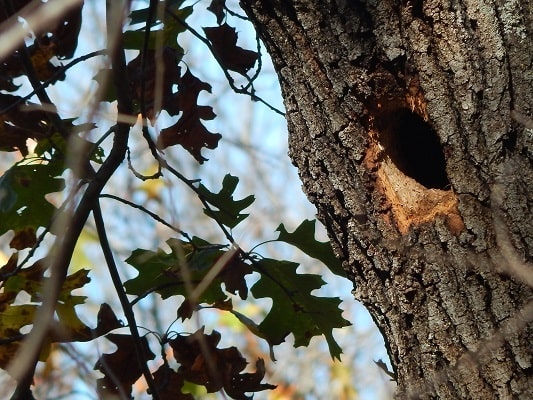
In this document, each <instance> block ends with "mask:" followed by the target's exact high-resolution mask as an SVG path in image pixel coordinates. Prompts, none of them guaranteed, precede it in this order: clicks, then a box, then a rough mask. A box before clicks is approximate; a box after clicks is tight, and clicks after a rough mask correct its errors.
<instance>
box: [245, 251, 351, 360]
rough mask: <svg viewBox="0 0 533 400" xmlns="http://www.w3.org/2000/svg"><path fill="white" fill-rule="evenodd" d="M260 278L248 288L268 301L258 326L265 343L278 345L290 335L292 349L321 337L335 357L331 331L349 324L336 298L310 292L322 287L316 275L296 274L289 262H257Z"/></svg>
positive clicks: (336, 356)
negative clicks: (266, 312) (266, 311)
mask: <svg viewBox="0 0 533 400" xmlns="http://www.w3.org/2000/svg"><path fill="white" fill-rule="evenodd" d="M257 266H258V270H259V272H261V279H259V281H257V283H256V284H255V285H253V286H252V288H251V292H252V294H253V296H254V297H256V298H271V299H272V308H271V309H270V311H269V313H268V314H267V316H266V317H265V319H264V320H263V321H262V322H261V323H260V324H259V329H260V331H261V332H262V333H263V335H265V336H267V337H268V338H269V343H272V344H279V343H282V342H283V341H284V340H285V338H286V337H287V336H288V335H289V334H291V333H292V334H293V335H294V346H295V347H298V346H307V345H308V344H309V341H310V340H311V338H312V337H313V336H319V335H324V337H325V338H326V341H327V343H328V346H329V351H330V354H331V356H332V357H333V358H339V357H340V354H341V349H340V347H339V345H338V344H337V342H336V341H335V339H334V338H333V334H332V331H333V329H334V328H342V327H344V326H348V325H350V323H349V322H348V321H346V320H345V319H344V318H343V317H342V310H340V309H339V304H340V303H341V300H340V299H339V298H337V297H335V298H330V297H317V296H314V295H312V294H311V292H312V291H313V290H316V289H319V288H320V287H322V285H324V283H325V282H324V281H323V280H322V278H321V277H320V276H319V275H311V274H297V273H296V269H297V268H298V264H296V263H292V262H289V261H277V260H273V259H268V258H265V259H261V260H259V261H257Z"/></svg>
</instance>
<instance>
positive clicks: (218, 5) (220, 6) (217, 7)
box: [207, 0, 226, 24]
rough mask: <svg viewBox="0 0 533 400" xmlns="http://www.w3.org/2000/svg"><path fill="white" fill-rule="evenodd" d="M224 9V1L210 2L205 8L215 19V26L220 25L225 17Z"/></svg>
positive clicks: (215, 0)
mask: <svg viewBox="0 0 533 400" xmlns="http://www.w3.org/2000/svg"><path fill="white" fill-rule="evenodd" d="M225 7H226V0H211V4H209V7H207V10H208V11H211V12H212V13H213V14H215V16H216V17H217V24H220V23H221V22H222V21H223V20H224V17H225V14H224V8H225Z"/></svg>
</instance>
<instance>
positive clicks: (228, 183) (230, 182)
mask: <svg viewBox="0 0 533 400" xmlns="http://www.w3.org/2000/svg"><path fill="white" fill-rule="evenodd" d="M238 183H239V178H237V177H236V176H233V175H230V174H227V175H226V176H225V177H224V180H223V181H222V189H220V191H219V192H218V193H213V192H211V191H209V190H208V189H207V188H206V187H205V186H204V185H200V186H199V187H198V192H199V193H200V195H201V196H202V198H203V199H204V200H205V201H207V202H208V203H209V204H210V205H212V206H214V207H216V208H217V209H218V210H204V212H205V214H206V215H208V216H210V217H211V218H213V219H215V220H216V221H218V222H219V223H221V224H224V225H226V226H227V227H228V228H234V227H235V226H237V225H238V224H239V223H240V222H241V221H243V220H244V219H245V218H246V217H248V215H249V214H242V213H241V211H242V210H244V209H245V208H247V207H248V206H250V205H251V204H252V203H253V202H254V201H255V197H254V196H253V195H250V196H247V197H245V198H243V199H241V200H234V199H233V194H234V192H235V189H236V188H237V184H238Z"/></svg>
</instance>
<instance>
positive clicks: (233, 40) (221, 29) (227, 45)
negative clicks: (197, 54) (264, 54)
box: [203, 23, 259, 75]
mask: <svg viewBox="0 0 533 400" xmlns="http://www.w3.org/2000/svg"><path fill="white" fill-rule="evenodd" d="M203 29H204V32H205V35H206V36H207V38H208V39H209V41H210V42H211V44H212V45H213V53H214V54H215V56H216V57H217V59H218V60H219V62H220V63H221V64H222V65H223V66H224V67H225V68H227V69H229V70H232V71H235V72H238V73H240V74H242V75H245V74H246V72H247V71H248V70H249V69H250V68H253V66H254V64H255V62H256V61H257V58H258V57H259V54H258V53H256V52H255V51H251V50H246V49H243V48H242V47H239V46H237V37H238V36H237V32H236V31H235V28H233V27H231V26H229V25H228V24H226V23H225V24H223V25H220V26H215V27H210V28H203Z"/></svg>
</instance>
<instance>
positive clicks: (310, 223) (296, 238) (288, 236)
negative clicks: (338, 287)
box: [276, 220, 346, 278]
mask: <svg viewBox="0 0 533 400" xmlns="http://www.w3.org/2000/svg"><path fill="white" fill-rule="evenodd" d="M315 225H316V220H305V221H303V222H302V223H301V224H300V226H299V227H298V228H296V230H295V231H294V232H292V233H289V232H287V230H286V229H285V226H283V224H280V225H279V226H278V228H277V229H276V231H277V232H279V236H278V238H277V239H276V240H277V241H278V242H284V243H288V244H291V245H293V246H295V247H297V248H298V249H300V250H301V251H303V252H304V253H305V254H307V255H308V256H309V257H312V258H315V259H317V260H319V261H321V262H322V263H324V264H325V265H326V266H327V267H328V268H329V269H330V271H331V272H333V273H334V274H336V275H339V276H342V277H344V278H345V277H346V272H345V271H344V269H343V268H342V264H341V262H340V261H339V259H338V258H337V257H335V253H333V249H332V248H331V244H330V243H329V242H319V241H318V240H316V239H315Z"/></svg>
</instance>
